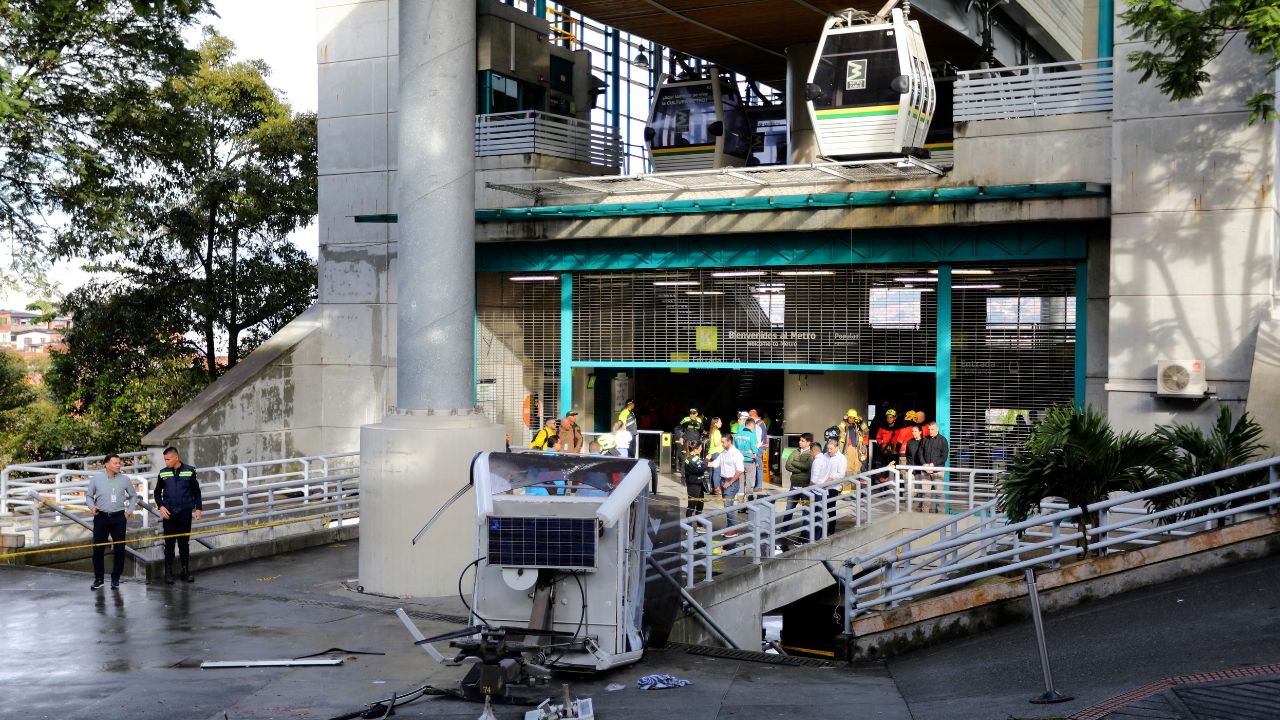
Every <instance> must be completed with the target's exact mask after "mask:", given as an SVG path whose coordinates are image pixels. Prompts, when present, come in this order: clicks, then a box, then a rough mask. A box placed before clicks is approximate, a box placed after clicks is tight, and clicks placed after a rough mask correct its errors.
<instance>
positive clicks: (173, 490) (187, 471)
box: [155, 447, 203, 585]
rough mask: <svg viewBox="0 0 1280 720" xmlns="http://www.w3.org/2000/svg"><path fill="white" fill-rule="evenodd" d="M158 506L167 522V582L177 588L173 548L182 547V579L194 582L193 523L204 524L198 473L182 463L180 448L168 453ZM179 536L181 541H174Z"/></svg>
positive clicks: (158, 486) (158, 488) (158, 485)
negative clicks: (174, 578) (191, 535)
mask: <svg viewBox="0 0 1280 720" xmlns="http://www.w3.org/2000/svg"><path fill="white" fill-rule="evenodd" d="M155 499H156V506H157V507H159V508H160V517H161V518H163V520H164V534H165V539H164V581H165V583H167V584H169V585H172V584H173V546H174V544H177V546H178V559H179V562H180V563H181V567H182V579H183V580H185V581H187V582H192V581H194V580H195V577H193V576H192V575H191V570H190V565H189V563H190V559H191V538H190V537H188V536H187V533H189V532H191V521H192V517H193V515H194V518H195V520H196V522H199V521H200V515H201V514H202V510H203V505H202V504H201V501H200V482H199V481H198V480H196V469H195V468H193V467H191V466H190V465H187V464H186V463H184V462H182V457H181V456H179V455H178V451H177V449H176V448H173V447H167V448H165V449H164V469H163V470H161V471H160V472H159V473H158V474H157V476H156V491H155ZM174 535H178V536H181V537H172V536H174Z"/></svg>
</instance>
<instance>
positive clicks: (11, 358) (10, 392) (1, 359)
mask: <svg viewBox="0 0 1280 720" xmlns="http://www.w3.org/2000/svg"><path fill="white" fill-rule="evenodd" d="M34 399H35V393H33V392H32V391H31V388H30V387H29V386H28V385H27V363H26V361H25V360H23V359H22V356H21V355H19V354H18V353H16V352H13V351H11V350H0V413H3V412H7V411H10V410H16V409H18V408H20V407H23V406H24V405H26V404H28V403H30V402H31V401H32V400H34Z"/></svg>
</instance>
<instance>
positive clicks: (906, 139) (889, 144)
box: [805, 2, 937, 160]
mask: <svg viewBox="0 0 1280 720" xmlns="http://www.w3.org/2000/svg"><path fill="white" fill-rule="evenodd" d="M892 4H893V3H892V2H891V3H890V6H891V5H892ZM805 94H806V96H807V97H808V100H809V102H808V106H809V113H810V116H811V118H812V120H813V126H814V128H815V129H816V131H817V135H818V150H819V152H820V153H821V154H822V155H824V156H826V157H829V158H833V159H841V160H844V159H855V158H864V157H883V156H886V155H916V156H920V157H927V153H926V152H925V151H924V150H923V148H924V145H925V137H926V135H928V132H929V121H930V119H931V117H932V115H933V111H934V106H935V104H936V102H937V96H936V92H935V88H934V84H933V75H932V74H931V73H930V72H929V58H928V57H927V55H926V54H925V49H924V40H923V38H922V37H921V35H920V24H919V23H918V22H916V21H915V20H908V19H907V18H906V15H905V14H904V13H903V11H902V10H900V9H897V8H894V9H893V10H892V11H891V12H886V10H882V11H881V13H880V14H878V15H875V16H871V15H869V14H867V13H865V12H862V11H858V10H846V11H844V12H843V13H841V14H840V15H838V16H836V17H832V18H830V19H829V20H827V23H826V25H825V26H824V28H823V31H822V39H821V40H820V41H819V44H818V51H817V53H816V54H815V55H814V59H813V65H812V67H810V69H809V78H808V85H807V86H806V88H805Z"/></svg>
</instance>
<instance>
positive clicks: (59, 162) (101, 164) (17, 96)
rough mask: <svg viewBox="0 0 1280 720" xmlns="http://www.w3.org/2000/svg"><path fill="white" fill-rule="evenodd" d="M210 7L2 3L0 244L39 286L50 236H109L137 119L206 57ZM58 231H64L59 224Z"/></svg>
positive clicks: (179, 1) (180, 1)
mask: <svg viewBox="0 0 1280 720" xmlns="http://www.w3.org/2000/svg"><path fill="white" fill-rule="evenodd" d="M209 8H210V3H209V2H208V0H0V241H3V246H4V247H5V249H6V250H7V251H8V252H9V253H10V255H11V257H10V258H9V261H10V262H9V265H10V267H9V268H8V269H9V270H10V271H11V273H0V278H2V279H4V280H7V281H12V279H13V278H14V277H18V276H21V277H24V278H25V279H26V281H27V282H28V283H29V282H30V281H31V279H32V278H33V277H35V276H38V275H39V271H40V269H41V268H43V267H44V264H45V262H46V261H47V260H48V256H47V255H46V254H45V253H44V252H42V250H43V244H44V242H45V240H46V239H47V236H48V234H49V233H50V228H51V225H54V224H56V225H59V226H61V225H63V224H76V225H98V226H109V225H110V218H111V217H112V215H113V212H114V208H115V206H116V204H117V202H119V201H120V200H121V199H123V198H122V196H121V195H120V193H118V192H117V190H118V188H119V181H120V178H119V173H120V171H121V168H122V166H123V164H122V163H121V151H122V150H126V149H127V145H126V143H124V142H123V140H124V139H125V138H126V137H128V133H125V132H122V128H121V125H122V124H124V123H127V122H128V109H129V108H131V107H133V106H135V105H136V104H138V103H139V102H143V101H145V99H146V98H147V97H148V96H149V95H150V93H152V92H153V90H154V88H155V87H156V86H157V85H158V84H159V83H160V82H161V81H162V80H163V79H164V78H166V77H171V76H173V75H176V74H180V73H182V72H185V71H186V68H188V67H190V65H191V64H192V63H193V62H194V60H195V56H194V53H192V52H191V51H190V50H189V49H188V48H187V47H186V46H185V45H184V43H183V41H182V31H183V29H184V28H186V27H187V26H188V25H190V24H191V23H192V22H194V19H195V16H196V15H197V14H199V13H201V12H204V11H206V10H208V9H209ZM55 221H56V222H55Z"/></svg>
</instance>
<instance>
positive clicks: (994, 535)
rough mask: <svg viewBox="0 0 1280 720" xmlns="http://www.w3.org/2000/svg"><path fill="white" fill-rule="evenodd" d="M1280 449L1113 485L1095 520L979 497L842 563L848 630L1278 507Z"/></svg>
mask: <svg viewBox="0 0 1280 720" xmlns="http://www.w3.org/2000/svg"><path fill="white" fill-rule="evenodd" d="M1278 468H1280V458H1270V459H1268V460H1261V461H1258V462H1253V463H1249V464H1247V465H1242V466H1240V467H1238V468H1232V469H1230V470H1224V471H1221V472H1215V473H1210V474H1208V475H1204V476H1201V477H1197V478H1191V479H1189V480H1182V481H1179V482H1174V483H1169V484H1167V485H1162V486H1160V487H1155V488H1151V489H1148V490H1143V491H1141V492H1136V493H1114V494H1113V496H1112V497H1111V498H1109V499H1107V500H1103V501H1101V502H1097V503H1094V504H1092V505H1089V506H1088V508H1087V512H1088V515H1090V516H1092V517H1093V518H1095V520H1094V521H1093V522H1086V523H1083V527H1082V523H1081V521H1080V520H1081V511H1080V509H1079V508H1068V507H1066V506H1065V505H1064V504H1062V503H1055V502H1042V503H1041V505H1040V510H1039V512H1038V513H1035V514H1034V515H1032V516H1031V517H1029V518H1028V519H1026V520H1024V521H1022V522H1019V523H1009V522H1008V521H1007V519H1006V518H1004V517H1003V516H1001V515H999V514H998V513H997V512H996V503H995V500H990V501H988V502H985V503H981V504H979V505H976V506H974V507H972V508H971V509H969V510H967V511H966V512H963V513H960V514H959V515H956V516H953V517H948V518H947V519H946V520H943V521H941V522H939V523H937V524H935V525H933V526H931V527H928V528H925V529H923V530H921V531H919V532H917V533H913V534H912V535H909V536H907V537H905V538H903V539H902V540H899V541H896V542H894V543H892V544H890V545H886V546H885V547H882V548H880V549H878V550H876V551H874V552H872V553H869V554H866V555H862V556H860V557H857V558H853V559H851V560H848V561H846V562H845V563H844V565H843V566H842V567H840V568H838V569H837V570H836V572H837V574H838V575H839V576H840V578H841V585H842V586H843V589H844V604H845V613H844V618H845V619H844V623H845V632H846V633H847V632H850V629H851V627H852V624H853V622H854V621H855V620H856V619H857V618H858V617H860V616H863V615H867V614H869V613H872V612H875V611H878V610H884V609H888V608H891V607H895V606H897V605H899V604H901V603H902V602H904V601H909V600H915V599H919V598H921V597H922V596H924V595H928V594H932V593H937V592H940V591H943V590H947V589H950V588H959V587H962V586H965V585H967V584H969V583H972V582H974V581H977V580H981V579H983V578H989V577H995V576H1006V577H1010V578H1014V577H1018V576H1019V575H1021V574H1022V573H1023V571H1024V570H1026V569H1028V568H1056V567H1059V566H1060V564H1061V562H1062V561H1063V560H1069V559H1072V558H1075V557H1077V556H1080V555H1082V554H1083V553H1084V549H1083V548H1082V547H1080V545H1079V542H1080V540H1081V538H1083V537H1086V536H1087V537H1088V546H1089V552H1090V553H1095V554H1109V553H1116V552H1125V551H1127V550H1132V549H1139V548H1142V547H1147V546H1149V545H1153V544H1157V543H1160V542H1165V541H1168V540H1174V539H1177V538H1181V537H1186V536H1188V535H1192V534H1195V533H1196V532H1200V531H1202V530H1208V529H1213V528H1215V527H1220V526H1223V525H1228V524H1231V523H1234V522H1239V521H1241V520H1246V519H1252V518H1255V517H1259V516H1261V515H1265V514H1275V513H1276V512H1277V508H1280V477H1277V469H1278ZM1250 473H1258V474H1259V477H1260V479H1259V480H1258V481H1257V482H1256V483H1254V484H1253V485H1252V486H1251V487H1247V488H1244V489H1241V490H1236V491H1234V492H1230V493H1225V494H1222V495H1219V496H1217V497H1212V498H1208V499H1205V500H1200V501H1197V502H1191V503H1186V504H1182V505H1177V506H1175V507H1171V508H1169V509H1167V510H1161V511H1156V510H1154V509H1153V507H1154V506H1153V504H1152V503H1151V501H1152V500H1153V499H1156V498H1161V497H1163V498H1173V497H1178V496H1180V495H1181V494H1182V493H1183V491H1185V490H1187V489H1188V488H1192V487H1196V486H1199V485H1204V484H1207V483H1215V482H1219V481H1221V480H1226V479H1228V478H1238V477H1240V476H1243V475H1247V474H1250Z"/></svg>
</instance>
